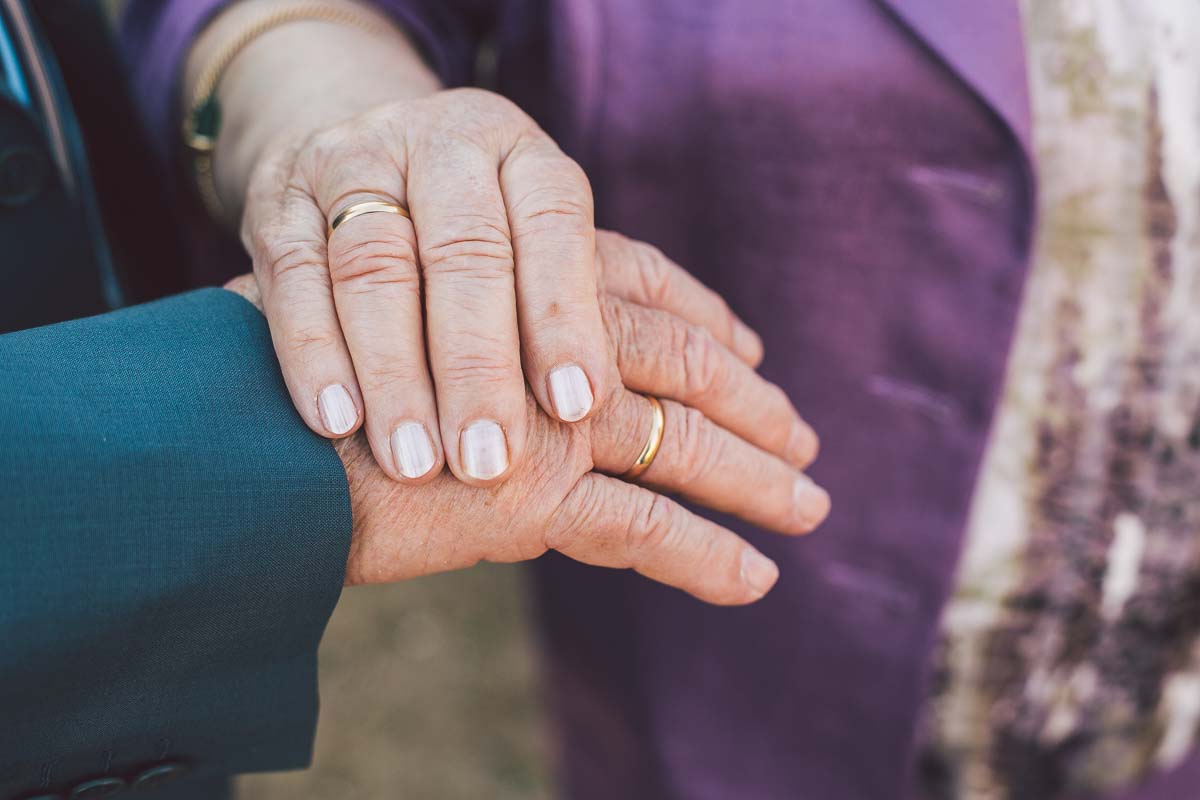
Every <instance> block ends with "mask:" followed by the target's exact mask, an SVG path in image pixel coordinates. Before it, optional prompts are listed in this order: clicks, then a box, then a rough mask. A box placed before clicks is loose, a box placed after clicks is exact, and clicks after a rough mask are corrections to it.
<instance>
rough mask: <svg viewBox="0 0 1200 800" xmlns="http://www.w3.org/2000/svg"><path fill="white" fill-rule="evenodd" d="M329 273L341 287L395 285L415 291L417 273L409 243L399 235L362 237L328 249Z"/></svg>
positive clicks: (417, 278) (417, 285) (417, 284)
mask: <svg viewBox="0 0 1200 800" xmlns="http://www.w3.org/2000/svg"><path fill="white" fill-rule="evenodd" d="M329 274H330V278H331V280H332V281H333V283H334V284H335V285H340V286H342V288H349V289H354V288H362V289H371V288H375V287H379V286H396V287H399V288H405V289H409V290H412V291H416V290H418V289H419V287H420V277H419V274H418V272H417V263H416V257H415V253H414V252H413V249H412V245H411V244H409V242H408V241H406V240H405V239H402V238H397V239H387V240H384V239H364V240H361V241H357V242H353V243H352V244H348V245H339V246H338V248H337V250H336V251H334V252H332V253H330V260H329Z"/></svg>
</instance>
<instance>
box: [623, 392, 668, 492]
mask: <svg viewBox="0 0 1200 800" xmlns="http://www.w3.org/2000/svg"><path fill="white" fill-rule="evenodd" d="M644 397H645V398H646V399H647V400H649V401H650V435H649V436H647V437H646V444H644V445H643V446H642V452H641V453H640V454H638V457H637V461H634V462H633V466H632V467H630V468H629V470H628V471H627V472H626V473H625V474H624V475H622V476H621V477H622V478H624V479H625V480H630V481H631V480H633V479H634V478H637V477H638V476H640V475H641V474H642V473H643V472H645V471H646V470H648V469H650V465H651V464H652V463H653V462H654V457H655V456H657V455H658V448H659V446H660V445H661V444H662V440H663V431H664V430H665V429H666V427H667V418H666V416H665V415H664V414H663V407H662V403H660V402H659V401H658V398H657V397H655V396H654V395H650V394H648V395H644Z"/></svg>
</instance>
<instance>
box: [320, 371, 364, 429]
mask: <svg viewBox="0 0 1200 800" xmlns="http://www.w3.org/2000/svg"><path fill="white" fill-rule="evenodd" d="M317 408H318V409H319V410H320V412H321V422H323V423H325V429H326V430H327V431H329V432H330V433H332V434H333V435H334V436H341V435H342V434H343V433H349V432H350V429H351V428H353V427H354V423H356V422H358V409H357V408H356V407H355V405H354V400H353V399H352V398H351V397H350V392H348V391H346V387H345V386H342V385H341V384H340V383H335V384H332V385H330V386H326V387H325V388H324V389H322V390H321V393H320V394H319V395H317Z"/></svg>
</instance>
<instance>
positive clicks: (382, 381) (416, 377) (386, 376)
mask: <svg viewBox="0 0 1200 800" xmlns="http://www.w3.org/2000/svg"><path fill="white" fill-rule="evenodd" d="M424 380H425V373H424V366H423V365H419V364H414V363H412V362H410V361H405V360H403V359H379V360H378V361H377V362H376V363H373V364H371V366H370V367H369V368H368V369H365V370H362V373H361V375H360V377H359V383H360V384H361V386H362V390H363V392H364V393H365V394H372V395H387V394H389V393H391V392H393V391H395V390H397V389H399V388H402V389H403V390H404V391H406V392H413V391H419V387H420V385H421V384H423V383H424Z"/></svg>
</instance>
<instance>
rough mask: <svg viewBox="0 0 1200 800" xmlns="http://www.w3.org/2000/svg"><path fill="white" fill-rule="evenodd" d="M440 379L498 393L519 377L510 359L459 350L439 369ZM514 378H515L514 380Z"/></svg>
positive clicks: (515, 365) (480, 352)
mask: <svg viewBox="0 0 1200 800" xmlns="http://www.w3.org/2000/svg"><path fill="white" fill-rule="evenodd" d="M439 372H440V373H441V377H442V379H444V380H446V381H449V382H451V383H459V384H469V385H470V386H472V387H473V388H475V389H478V388H483V389H489V390H494V391H499V390H503V389H507V388H509V387H510V386H511V385H513V383H514V380H518V379H519V377H520V373H519V368H518V366H517V364H515V363H514V362H513V360H512V359H511V358H508V357H505V356H503V355H500V354H497V353H489V352H483V351H471V350H461V351H458V352H455V353H452V354H451V355H449V356H448V357H447V358H446V360H445V363H444V364H442V366H441V369H440V370H439ZM514 376H516V377H515V378H514Z"/></svg>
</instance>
